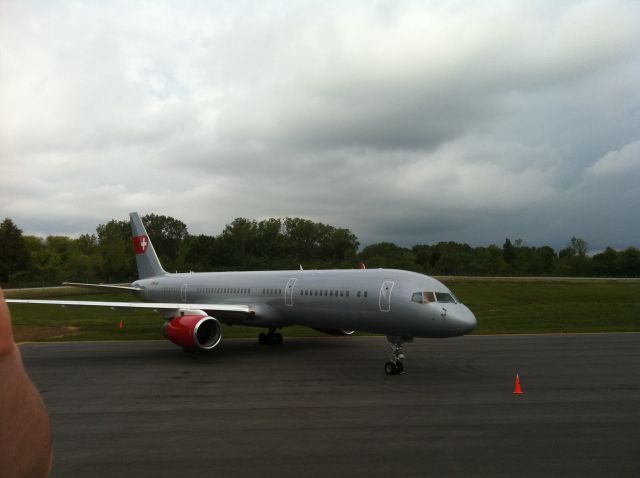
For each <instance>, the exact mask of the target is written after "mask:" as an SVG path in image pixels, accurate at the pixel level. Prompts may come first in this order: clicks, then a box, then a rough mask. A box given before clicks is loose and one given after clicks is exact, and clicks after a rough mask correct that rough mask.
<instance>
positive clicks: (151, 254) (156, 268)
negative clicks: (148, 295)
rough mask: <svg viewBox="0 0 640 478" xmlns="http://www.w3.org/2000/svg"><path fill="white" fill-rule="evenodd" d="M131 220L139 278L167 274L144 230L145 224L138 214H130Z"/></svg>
mask: <svg viewBox="0 0 640 478" xmlns="http://www.w3.org/2000/svg"><path fill="white" fill-rule="evenodd" d="M129 218H130V220H131V235H132V236H133V249H134V250H135V252H136V263H137V265H138V277H139V278H140V279H146V278H148V277H154V276H161V275H164V274H166V271H165V270H164V269H163V268H162V265H161V264H160V260H159V259H158V256H157V255H156V251H155V250H154V249H153V244H151V239H150V238H149V236H148V234H147V230H146V229H145V228H144V224H142V220H141V219H140V216H138V213H137V212H132V213H131V214H129Z"/></svg>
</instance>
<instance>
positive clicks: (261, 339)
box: [258, 332, 268, 345]
mask: <svg viewBox="0 0 640 478" xmlns="http://www.w3.org/2000/svg"><path fill="white" fill-rule="evenodd" d="M258 342H260V344H262V345H265V344H266V343H267V342H268V339H267V334H265V333H264V332H260V335H258Z"/></svg>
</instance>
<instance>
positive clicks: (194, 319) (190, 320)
mask: <svg viewBox="0 0 640 478" xmlns="http://www.w3.org/2000/svg"><path fill="white" fill-rule="evenodd" d="M162 333H163V335H164V336H165V337H166V338H167V339H169V340H170V341H171V342H173V343H174V344H176V345H179V346H180V347H182V348H183V349H184V350H186V351H188V352H198V351H201V350H211V349H212V348H214V347H215V346H216V345H218V344H219V343H220V340H221V339H222V331H221V330H220V322H218V321H217V320H216V319H214V318H213V317H210V316H208V315H206V314H205V313H204V312H201V313H199V314H187V313H185V314H184V315H179V316H177V317H174V318H172V319H170V320H168V321H167V322H165V324H164V326H163V327H162Z"/></svg>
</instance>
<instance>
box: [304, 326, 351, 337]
mask: <svg viewBox="0 0 640 478" xmlns="http://www.w3.org/2000/svg"><path fill="white" fill-rule="evenodd" d="M314 330H317V331H318V332H322V333H323V334H327V335H353V332H354V331H353V330H340V329H317V328H315V327H314Z"/></svg>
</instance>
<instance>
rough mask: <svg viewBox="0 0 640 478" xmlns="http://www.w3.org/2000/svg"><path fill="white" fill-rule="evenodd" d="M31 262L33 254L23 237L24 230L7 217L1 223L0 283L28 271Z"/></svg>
mask: <svg viewBox="0 0 640 478" xmlns="http://www.w3.org/2000/svg"><path fill="white" fill-rule="evenodd" d="M30 264H31V255H30V254H29V250H28V249H27V245H26V243H25V241H24V238H23V237H22V230H21V229H19V228H18V226H16V225H15V224H14V223H13V221H12V220H11V219H9V218H6V219H5V220H4V221H2V223H0V284H6V283H7V281H8V280H9V278H10V277H11V276H12V275H14V274H16V273H18V272H24V271H26V270H27V269H28V268H29V266H30Z"/></svg>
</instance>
